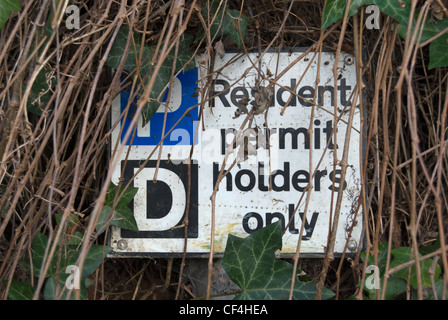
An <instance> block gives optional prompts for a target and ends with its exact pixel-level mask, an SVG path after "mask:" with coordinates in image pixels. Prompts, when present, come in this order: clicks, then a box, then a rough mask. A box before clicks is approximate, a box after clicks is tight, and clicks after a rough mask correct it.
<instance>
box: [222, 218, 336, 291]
mask: <svg viewBox="0 0 448 320" xmlns="http://www.w3.org/2000/svg"><path fill="white" fill-rule="evenodd" d="M281 247H282V230H281V225H280V222H275V223H273V224H271V225H268V226H267V227H265V228H262V229H260V230H258V231H256V232H254V233H252V234H251V235H249V236H248V237H246V238H239V237H236V236H233V235H231V234H230V235H229V237H228V240H227V245H226V250H225V252H224V258H223V268H224V270H225V271H226V273H227V274H228V275H229V277H230V278H231V279H232V281H233V282H235V283H236V284H237V285H238V286H239V287H240V288H241V289H242V291H241V293H239V294H238V295H237V296H236V297H235V299H237V300H249V299H250V300H253V299H264V300H267V299H269V300H271V299H272V300H282V299H288V297H289V293H290V289H291V277H292V274H293V269H294V267H293V265H291V264H290V263H288V262H286V261H283V260H280V259H278V258H276V257H275V251H276V250H280V249H281ZM315 293H316V287H315V285H314V284H313V283H311V282H306V283H303V282H300V281H299V280H296V281H295V285H294V289H293V299H308V300H311V299H313V298H314V295H315ZM333 295H334V294H333V292H331V291H330V290H328V289H327V288H324V290H323V294H322V298H323V299H328V298H331V297H332V296H333Z"/></svg>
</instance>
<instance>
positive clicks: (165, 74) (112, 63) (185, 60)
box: [106, 28, 195, 125]
mask: <svg viewBox="0 0 448 320" xmlns="http://www.w3.org/2000/svg"><path fill="white" fill-rule="evenodd" d="M128 35H129V29H127V28H121V29H120V30H119V31H118V34H117V37H116V38H115V41H114V43H113V45H112V48H111V51H110V53H109V56H108V57H107V61H106V64H107V65H108V66H109V67H111V68H113V69H117V68H118V66H119V65H120V61H121V59H122V57H123V54H124V51H125V50H124V49H125V47H126V43H127V39H128ZM131 36H132V39H131V44H130V47H129V51H128V54H127V56H126V58H125V62H124V70H126V71H128V72H130V73H132V72H134V70H136V71H138V74H139V79H140V80H142V79H146V81H145V82H144V83H140V84H141V87H142V88H141V89H140V91H139V95H141V94H142V93H143V91H144V87H145V86H146V85H147V84H148V82H149V79H151V77H152V75H153V71H152V66H151V65H150V63H151V60H152V58H153V55H154V52H155V48H156V46H155V45H153V46H148V45H146V44H143V48H142V38H141V36H140V35H139V34H138V33H135V32H134V33H131ZM192 40H193V36H192V35H189V34H183V36H182V37H181V38H180V39H179V48H178V54H177V59H176V68H175V72H178V71H180V70H181V69H182V68H183V70H184V71H188V70H191V69H193V68H194V67H195V64H194V61H193V60H192V61H191V62H190V60H191V58H192V57H193V52H192V51H191V49H190V44H191V42H192ZM140 50H142V56H141V59H139V56H140ZM174 52H175V47H174V48H173V49H172V50H171V51H170V52H169V53H168V56H167V58H166V59H165V60H164V61H163V63H162V65H161V67H160V69H159V72H158V73H157V75H156V81H155V82H154V86H153V87H152V90H151V93H150V95H149V98H150V99H151V101H150V102H149V103H147V104H146V106H145V108H144V109H143V112H142V116H143V125H145V124H147V123H148V122H149V120H150V119H151V117H152V116H153V115H154V113H155V112H156V111H157V109H158V108H159V107H160V99H159V98H163V94H164V92H165V90H166V87H167V85H168V84H169V82H170V80H171V74H172V71H173V60H174Z"/></svg>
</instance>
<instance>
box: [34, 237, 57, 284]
mask: <svg viewBox="0 0 448 320" xmlns="http://www.w3.org/2000/svg"><path fill="white" fill-rule="evenodd" d="M48 244H49V243H48V237H47V236H46V235H44V234H43V233H40V232H39V233H37V234H36V237H35V238H34V240H33V244H32V245H31V257H32V262H33V273H34V274H33V276H35V277H38V276H39V275H40V269H41V268H42V263H43V260H44V254H45V248H46V247H47V245H48ZM50 269H51V268H50ZM50 269H49V272H51V271H52V270H50Z"/></svg>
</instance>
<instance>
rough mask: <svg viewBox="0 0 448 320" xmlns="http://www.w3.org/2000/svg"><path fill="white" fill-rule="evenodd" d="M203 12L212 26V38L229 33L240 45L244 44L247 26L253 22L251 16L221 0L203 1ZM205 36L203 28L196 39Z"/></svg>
mask: <svg viewBox="0 0 448 320" xmlns="http://www.w3.org/2000/svg"><path fill="white" fill-rule="evenodd" d="M201 14H202V16H203V17H204V19H206V20H205V21H206V22H208V24H209V26H210V38H211V39H212V40H213V39H215V38H219V37H222V36H224V35H228V36H230V37H231V38H232V39H233V40H234V41H235V42H236V44H237V46H238V47H241V46H242V44H243V40H244V38H245V37H246V30H247V26H248V25H249V24H251V23H252V20H251V19H250V18H248V17H246V16H244V15H242V14H241V13H240V11H237V10H231V9H229V8H228V7H226V6H224V5H223V4H222V2H221V1H219V0H212V1H203V2H202V6H201ZM207 17H208V19H207ZM210 23H211V24H210ZM203 36H204V30H201V31H200V32H199V33H198V36H197V37H196V40H198V39H200V38H202V37H203Z"/></svg>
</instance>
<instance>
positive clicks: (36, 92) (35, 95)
mask: <svg viewBox="0 0 448 320" xmlns="http://www.w3.org/2000/svg"><path fill="white" fill-rule="evenodd" d="M55 85H56V79H55V77H54V76H52V74H51V72H50V71H49V70H48V68H46V67H43V68H42V69H41V70H40V72H39V73H38V74H37V77H36V79H35V81H34V83H33V86H32V87H31V93H30V97H29V99H28V103H27V110H28V111H29V112H31V113H33V114H35V115H38V116H40V115H42V110H43V108H45V106H46V105H47V103H48V101H50V98H51V94H52V89H53V88H54V86H55ZM24 87H25V85H24Z"/></svg>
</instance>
